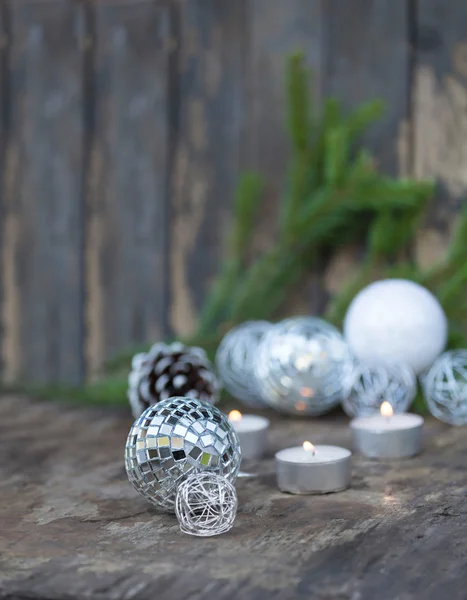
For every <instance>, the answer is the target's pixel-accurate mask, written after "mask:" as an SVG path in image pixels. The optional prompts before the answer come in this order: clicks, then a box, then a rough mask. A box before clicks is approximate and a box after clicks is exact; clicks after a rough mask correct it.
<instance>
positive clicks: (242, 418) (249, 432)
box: [229, 410, 269, 460]
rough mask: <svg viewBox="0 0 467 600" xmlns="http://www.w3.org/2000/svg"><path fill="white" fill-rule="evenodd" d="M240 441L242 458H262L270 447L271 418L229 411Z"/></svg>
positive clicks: (230, 419)
mask: <svg viewBox="0 0 467 600" xmlns="http://www.w3.org/2000/svg"><path fill="white" fill-rule="evenodd" d="M229 421H230V422H231V424H232V425H233V427H234V429H235V432H236V434H237V436H238V440H239V442H240V448H241V450H242V458H243V459H244V460H250V459H255V458H261V457H262V456H264V454H265V453H266V451H267V449H268V430H269V420H268V419H266V418H265V417H260V416H258V415H242V413H241V412H240V411H238V410H233V411H231V412H230V413H229Z"/></svg>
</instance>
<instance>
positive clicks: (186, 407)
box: [125, 397, 241, 512]
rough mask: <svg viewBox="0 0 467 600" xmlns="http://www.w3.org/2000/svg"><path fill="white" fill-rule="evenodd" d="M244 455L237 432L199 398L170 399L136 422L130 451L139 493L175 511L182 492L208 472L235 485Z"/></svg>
mask: <svg viewBox="0 0 467 600" xmlns="http://www.w3.org/2000/svg"><path fill="white" fill-rule="evenodd" d="M240 463H241V452H240V445H239V442H238V437H237V434H236V432H235V429H234V428H233V427H232V425H231V424H230V422H229V420H228V419H227V417H225V415H223V414H222V413H221V412H220V411H219V410H218V409H217V408H216V407H215V406H212V405H211V404H209V403H208V402H203V401H201V400H195V399H193V398H183V397H177V398H169V399H168V400H164V401H162V402H159V404H156V405H154V406H150V407H149V408H148V409H146V410H145V411H144V413H143V414H142V415H141V416H140V417H139V418H138V419H137V420H136V421H135V423H134V424H133V427H132V428H131V430H130V433H129V434H128V439H127V442H126V447H125V467H126V471H127V475H128V479H129V480H130V483H131V484H132V485H133V487H134V488H135V489H136V490H137V491H138V492H139V493H140V494H141V495H142V496H143V497H144V498H146V499H147V500H148V501H149V502H151V503H152V504H154V505H155V506H157V507H159V508H162V509H165V510H168V511H172V512H173V510H174V503H175V496H176V493H177V487H178V486H179V485H180V483H181V482H182V481H183V480H184V479H185V478H186V477H187V476H188V475H190V474H193V473H197V472H201V471H207V472H209V473H213V474H216V475H222V476H223V477H225V478H226V479H228V480H229V481H235V478H236V477H237V474H238V470H239V468H240Z"/></svg>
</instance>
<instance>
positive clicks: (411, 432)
mask: <svg viewBox="0 0 467 600" xmlns="http://www.w3.org/2000/svg"><path fill="white" fill-rule="evenodd" d="M422 427H423V419H422V417H420V416H419V415H412V414H400V415H392V416H390V417H384V416H383V415H373V416H371V417H360V418H358V419H354V420H353V421H351V423H350V428H351V430H352V437H353V442H354V447H355V449H356V450H358V451H359V452H361V453H362V454H364V455H365V456H368V457H369V458H408V457H410V456H415V455H416V454H418V453H419V452H420V449H421V441H422Z"/></svg>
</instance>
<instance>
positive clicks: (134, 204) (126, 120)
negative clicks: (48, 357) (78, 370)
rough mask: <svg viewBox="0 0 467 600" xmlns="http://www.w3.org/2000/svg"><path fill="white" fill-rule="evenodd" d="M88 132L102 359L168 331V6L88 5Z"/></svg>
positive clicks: (92, 360) (149, 0)
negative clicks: (90, 80)
mask: <svg viewBox="0 0 467 600" xmlns="http://www.w3.org/2000/svg"><path fill="white" fill-rule="evenodd" d="M93 6H94V33H95V38H94V52H93V53H94V73H93V93H94V98H92V99H91V102H93V103H94V107H95V115H94V132H93V144H92V157H91V174H90V181H89V198H88V209H89V211H88V220H87V247H86V272H87V289H88V302H87V326H88V329H87V333H88V335H87V343H86V355H87V359H88V365H89V369H90V371H91V372H92V371H93V370H94V369H95V368H96V367H98V366H100V364H101V363H102V361H103V360H104V359H105V358H108V357H109V356H111V355H113V354H114V353H116V352H117V351H119V350H122V349H127V348H128V347H130V346H132V345H136V344H137V343H142V342H151V341H155V340H158V339H160V338H161V337H164V336H165V334H166V314H167V267H166V263H167V248H166V244H167V201H168V198H167V147H168V140H167V135H168V131H167V128H168V125H167V120H168V96H167V89H168V71H167V68H168V47H167V41H168V38H167V36H168V21H167V9H166V7H165V6H163V5H162V4H161V3H159V2H156V1H154V0H139V1H134V0H127V1H125V2H95V3H94V5H93Z"/></svg>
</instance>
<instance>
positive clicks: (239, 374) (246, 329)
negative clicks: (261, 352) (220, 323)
mask: <svg viewBox="0 0 467 600" xmlns="http://www.w3.org/2000/svg"><path fill="white" fill-rule="evenodd" d="M271 327H272V325H271V323H268V322H267V321H247V322H246V323H242V324H241V325H237V326H236V327H234V328H233V329H231V330H230V331H229V332H228V333H227V334H226V335H225V336H224V338H223V339H222V342H221V343H220V345H219V348H218V350H217V353H216V367H217V372H218V373H219V376H220V378H221V380H222V383H223V384H224V387H225V389H226V390H227V391H228V392H229V394H231V395H232V396H234V397H235V398H238V399H239V400H240V401H241V402H242V403H243V404H245V405H246V406H251V407H259V406H264V405H265V402H264V401H263V399H262V398H261V395H260V393H259V391H258V389H257V385H256V379H255V376H254V373H253V363H254V361H255V360H256V352H257V348H258V344H259V343H260V342H261V340H262V339H263V337H264V335H265V333H266V332H267V331H269V329H271Z"/></svg>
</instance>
